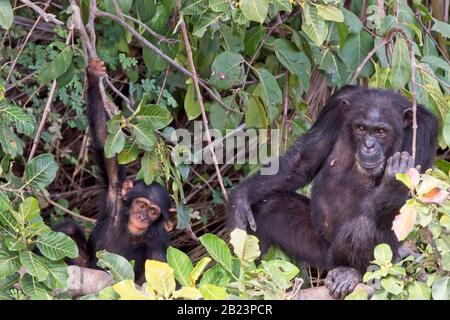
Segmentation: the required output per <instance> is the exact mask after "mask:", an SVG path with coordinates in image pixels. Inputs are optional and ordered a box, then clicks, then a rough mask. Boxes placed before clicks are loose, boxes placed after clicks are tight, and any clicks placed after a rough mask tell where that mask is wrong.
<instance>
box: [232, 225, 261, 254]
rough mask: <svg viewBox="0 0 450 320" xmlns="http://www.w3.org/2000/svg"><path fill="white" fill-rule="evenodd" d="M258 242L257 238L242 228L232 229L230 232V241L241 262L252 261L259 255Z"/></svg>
mask: <svg viewBox="0 0 450 320" xmlns="http://www.w3.org/2000/svg"><path fill="white" fill-rule="evenodd" d="M258 242H259V240H258V238H256V237H255V236H251V235H248V234H247V232H246V231H244V230H241V229H234V230H233V232H231V240H230V243H231V245H232V246H233V250H234V253H235V254H236V255H237V257H238V258H239V260H241V262H250V261H254V260H255V259H257V258H258V257H259V256H260V255H261V251H260V250H259V245H258Z"/></svg>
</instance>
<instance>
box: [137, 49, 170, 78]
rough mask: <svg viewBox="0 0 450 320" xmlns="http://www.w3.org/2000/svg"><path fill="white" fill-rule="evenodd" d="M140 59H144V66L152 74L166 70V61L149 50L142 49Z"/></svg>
mask: <svg viewBox="0 0 450 320" xmlns="http://www.w3.org/2000/svg"><path fill="white" fill-rule="evenodd" d="M159 48H160V49H161V47H159ZM164 53H166V52H164ZM142 57H143V59H144V63H145V66H146V67H147V69H148V70H150V72H152V73H157V72H161V71H163V70H166V69H167V67H168V66H169V64H168V62H167V61H166V60H164V59H163V58H162V57H161V56H160V55H159V54H157V53H156V52H154V51H153V50H152V49H150V48H147V47H144V48H143V49H142Z"/></svg>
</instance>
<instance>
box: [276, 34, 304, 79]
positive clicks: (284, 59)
mask: <svg viewBox="0 0 450 320" xmlns="http://www.w3.org/2000/svg"><path fill="white" fill-rule="evenodd" d="M273 46H274V49H275V55H276V56H277V58H278V60H279V61H280V62H281V63H282V64H283V66H285V67H286V69H288V70H289V71H290V72H291V73H294V74H296V75H298V76H302V75H304V74H309V73H310V70H311V62H310V61H309V59H308V57H307V56H306V54H305V53H304V52H300V51H298V50H297V49H296V48H295V46H294V45H293V44H292V43H290V42H289V41H287V40H285V39H277V40H275V41H274V42H273Z"/></svg>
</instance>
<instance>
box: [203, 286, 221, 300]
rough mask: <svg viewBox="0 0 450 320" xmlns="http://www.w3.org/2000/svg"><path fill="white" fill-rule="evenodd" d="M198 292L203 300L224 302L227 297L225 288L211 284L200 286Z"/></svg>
mask: <svg viewBox="0 0 450 320" xmlns="http://www.w3.org/2000/svg"><path fill="white" fill-rule="evenodd" d="M200 292H201V293H202V296H203V298H204V299H205V300H225V299H226V297H227V290H226V289H225V288H221V287H218V286H215V285H213V284H205V285H203V286H201V287H200Z"/></svg>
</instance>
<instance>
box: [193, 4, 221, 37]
mask: <svg viewBox="0 0 450 320" xmlns="http://www.w3.org/2000/svg"><path fill="white" fill-rule="evenodd" d="M225 13H226V11H225V12H222V13H220V12H214V11H212V10H211V9H208V10H207V11H205V12H204V13H203V14H202V15H201V16H200V18H199V19H198V21H197V22H196V23H195V25H194V29H193V32H192V34H193V35H194V36H196V37H198V38H201V37H203V34H204V33H205V32H206V30H207V29H208V27H209V26H211V25H213V24H214V23H217V22H218V21H219V20H220V18H222V17H223V16H224V15H225Z"/></svg>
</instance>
